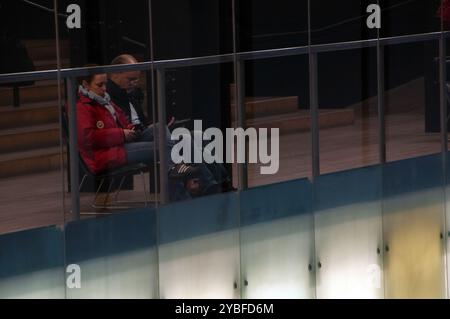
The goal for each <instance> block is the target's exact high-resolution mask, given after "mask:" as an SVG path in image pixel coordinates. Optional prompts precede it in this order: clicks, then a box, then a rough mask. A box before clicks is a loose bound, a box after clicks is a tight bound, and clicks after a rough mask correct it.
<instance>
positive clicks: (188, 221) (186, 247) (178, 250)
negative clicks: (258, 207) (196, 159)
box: [159, 193, 240, 299]
mask: <svg viewBox="0 0 450 319" xmlns="http://www.w3.org/2000/svg"><path fill="white" fill-rule="evenodd" d="M237 200H238V199H237V195H236V194H234V193H228V194H222V195H216V196H210V197H205V198H202V199H198V200H195V201H186V202H180V203H176V204H171V205H168V206H165V207H162V208H160V209H159V275H160V277H159V278H160V297H161V298H163V299H212V298H214V299H215V298H220V299H230V298H233V299H234V298H239V297H240V293H239V270H240V269H239V268H240V266H239V229H238V215H237V213H238V209H239V206H238V202H237Z"/></svg>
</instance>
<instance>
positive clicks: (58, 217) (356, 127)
mask: <svg viewBox="0 0 450 319" xmlns="http://www.w3.org/2000/svg"><path fill="white" fill-rule="evenodd" d="M423 87H424V86H423V80H416V81H413V82H411V83H409V84H407V85H405V86H404V87H400V88H397V89H395V90H393V91H391V92H388V94H387V100H386V109H387V111H388V114H387V117H386V130H387V132H386V140H387V145H386V147H387V158H388V161H395V160H400V159H405V158H410V157H416V156H421V155H427V154H433V153H438V152H439V151H440V137H439V134H436V133H433V134H427V133H425V130H424V126H425V119H424V104H425V102H424V95H423ZM405 92H407V93H405ZM411 92H414V93H411ZM351 107H353V108H354V109H355V114H356V117H355V121H354V124H353V125H347V126H341V127H334V128H327V129H323V130H321V132H320V168H321V173H322V174H326V173H331V172H336V171H341V170H348V169H352V168H357V167H364V166H368V165H372V164H376V163H377V162H378V158H379V153H378V152H379V150H378V148H379V146H378V130H377V128H378V118H377V116H376V109H377V106H376V99H370V100H367V101H364V102H363V103H360V104H356V105H353V106H351ZM234 175H235V174H234ZM302 177H311V136H310V133H308V132H299V133H293V134H289V135H283V136H281V138H280V168H279V172H278V173H277V174H275V175H261V174H260V173H259V166H258V165H250V166H249V185H250V186H251V187H254V186H258V185H265V184H271V183H277V182H282V181H287V180H292V179H297V178H302ZM136 178H139V177H138V176H137V177H136ZM235 180H236V179H235ZM65 183H66V181H65ZM135 185H136V190H135V191H128V192H126V193H125V194H124V196H123V197H126V198H127V199H128V198H132V199H139V200H142V199H143V193H142V189H143V187H142V186H141V181H140V180H137V179H136V181H135ZM63 189H64V187H63V176H62V174H61V172H59V171H55V172H46V173H41V174H35V175H29V176H21V177H14V178H6V179H1V180H0V194H1V198H0V233H9V232H13V231H19V230H24V229H29V228H35V227H42V226H48V225H55V224H56V225H63V224H64V222H66V221H69V220H71V219H72V217H71V214H70V209H69V205H70V198H69V197H68V196H69V195H68V194H67V193H64V192H63ZM92 196H93V195H92V194H83V195H82V198H81V203H82V210H84V211H89V210H90V211H92V209H90V207H89V203H90V201H91V200H92ZM64 206H65V207H64ZM63 211H64V212H65V213H63Z"/></svg>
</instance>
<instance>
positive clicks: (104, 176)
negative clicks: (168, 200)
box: [61, 106, 151, 215]
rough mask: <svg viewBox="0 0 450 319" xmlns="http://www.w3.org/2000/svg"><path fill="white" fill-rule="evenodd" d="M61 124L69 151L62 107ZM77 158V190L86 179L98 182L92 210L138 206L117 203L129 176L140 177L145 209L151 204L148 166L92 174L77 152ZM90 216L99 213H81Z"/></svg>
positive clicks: (139, 165) (66, 124) (64, 113)
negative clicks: (102, 194)
mask: <svg viewBox="0 0 450 319" xmlns="http://www.w3.org/2000/svg"><path fill="white" fill-rule="evenodd" d="M61 124H62V130H63V133H64V134H63V135H64V139H65V142H66V146H67V150H69V141H70V139H69V136H70V135H69V125H68V116H67V112H66V109H65V107H64V106H63V107H62V108H61ZM78 158H79V162H80V168H81V169H82V170H83V178H82V180H81V183H80V186H79V190H80V191H81V189H82V187H83V184H84V183H85V181H86V180H87V179H88V178H91V179H93V180H94V181H96V182H100V185H99V186H98V188H97V190H96V193H95V197H94V200H93V202H92V204H91V206H92V208H94V209H104V210H111V209H126V208H133V207H135V206H120V205H118V204H125V203H126V204H139V203H138V202H125V201H118V197H119V193H120V191H121V188H122V185H123V183H124V181H125V179H126V178H127V177H129V176H134V175H137V174H140V175H141V177H142V183H143V186H144V192H145V201H144V207H147V206H148V204H149V203H150V202H151V201H150V200H149V199H148V192H147V186H146V183H145V176H144V174H145V173H147V172H149V171H150V167H149V166H148V165H146V164H144V163H139V164H130V165H124V166H121V167H118V168H115V169H111V170H108V171H106V172H103V173H101V174H94V173H93V172H91V170H90V169H89V167H88V166H87V165H86V163H85V162H84V160H83V158H82V157H81V155H80V153H79V152H78ZM118 179H120V183H119V187H118V189H117V191H116V194H115V197H114V201H113V202H112V205H108V204H107V203H108V200H109V197H110V194H111V190H112V187H113V185H114V182H115V180H118ZM105 181H106V182H108V183H109V186H108V190H107V194H106V197H105V200H104V202H103V204H102V205H98V204H97V198H98V195H99V193H100V190H101V188H102V186H103V185H104V184H105ZM91 214H94V215H97V214H99V213H98V212H96V213H81V215H91Z"/></svg>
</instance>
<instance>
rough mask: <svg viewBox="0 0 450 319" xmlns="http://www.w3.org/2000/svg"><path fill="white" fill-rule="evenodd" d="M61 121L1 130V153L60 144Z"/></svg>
mask: <svg viewBox="0 0 450 319" xmlns="http://www.w3.org/2000/svg"><path fill="white" fill-rule="evenodd" d="M59 132H60V131H59V123H54V124H46V125H36V126H29V127H20V128H14V129H8V130H2V131H0V154H2V153H8V152H19V151H26V150H32V149H38V148H45V147H55V146H58V145H59Z"/></svg>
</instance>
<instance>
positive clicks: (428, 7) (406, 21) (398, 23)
mask: <svg viewBox="0 0 450 319" xmlns="http://www.w3.org/2000/svg"><path fill="white" fill-rule="evenodd" d="M440 1H441V0H433V1H430V0H414V1H410V0H379V4H380V7H381V9H382V27H381V29H380V37H382V38H385V37H394V36H403V35H413V34H420V33H427V32H437V31H440V30H441V25H440V21H439V13H438V10H439V7H440Z"/></svg>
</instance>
